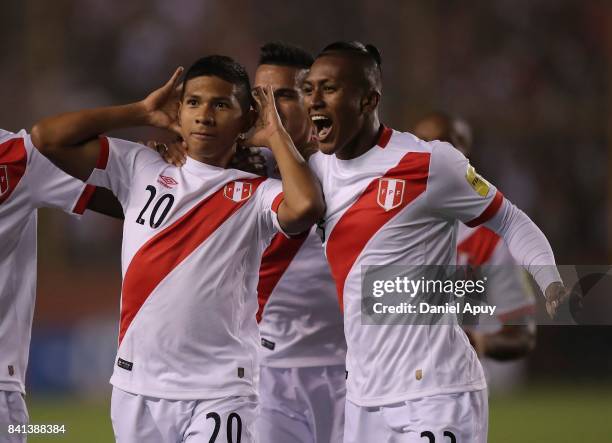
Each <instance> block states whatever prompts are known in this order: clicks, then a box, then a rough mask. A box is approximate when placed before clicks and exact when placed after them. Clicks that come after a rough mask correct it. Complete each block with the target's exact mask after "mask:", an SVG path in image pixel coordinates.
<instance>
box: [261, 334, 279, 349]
mask: <svg viewBox="0 0 612 443" xmlns="http://www.w3.org/2000/svg"><path fill="white" fill-rule="evenodd" d="M261 345H262V346H263V347H264V348H268V349H270V350H271V351H274V348H275V347H276V343H274V342H273V341H270V340H266V339H265V338H263V337H262V339H261Z"/></svg>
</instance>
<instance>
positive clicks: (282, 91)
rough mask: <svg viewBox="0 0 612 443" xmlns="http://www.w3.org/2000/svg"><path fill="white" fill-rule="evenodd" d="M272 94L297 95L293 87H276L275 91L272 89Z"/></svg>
mask: <svg viewBox="0 0 612 443" xmlns="http://www.w3.org/2000/svg"><path fill="white" fill-rule="evenodd" d="M274 94H290V95H297V94H298V92H297V91H296V90H295V89H294V88H278V89H277V90H276V91H274Z"/></svg>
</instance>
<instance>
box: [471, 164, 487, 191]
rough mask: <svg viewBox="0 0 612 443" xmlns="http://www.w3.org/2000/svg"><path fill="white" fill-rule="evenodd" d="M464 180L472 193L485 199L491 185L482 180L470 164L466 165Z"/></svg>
mask: <svg viewBox="0 0 612 443" xmlns="http://www.w3.org/2000/svg"><path fill="white" fill-rule="evenodd" d="M465 179H466V180H467V182H468V183H469V184H470V186H471V187H472V188H474V191H476V193H477V194H478V195H480V196H481V197H486V196H487V194H488V193H489V188H490V187H491V184H490V183H489V182H488V181H486V180H485V179H484V178H482V177H481V176H480V175H479V174H478V173H477V172H476V169H474V167H473V166H472V165H470V164H468V168H467V171H466V172H465Z"/></svg>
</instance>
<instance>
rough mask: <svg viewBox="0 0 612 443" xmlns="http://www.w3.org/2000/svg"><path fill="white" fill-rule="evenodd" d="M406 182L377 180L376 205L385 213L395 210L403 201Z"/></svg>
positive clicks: (385, 179) (388, 179)
mask: <svg viewBox="0 0 612 443" xmlns="http://www.w3.org/2000/svg"><path fill="white" fill-rule="evenodd" d="M405 189H406V181H405V180H402V179H399V178H379V179H378V198H377V203H378V205H379V206H380V207H381V208H383V209H384V210H385V211H390V210H391V209H394V208H397V207H398V206H399V205H401V204H402V202H403V201H404V190H405Z"/></svg>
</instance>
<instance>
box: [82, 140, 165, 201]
mask: <svg viewBox="0 0 612 443" xmlns="http://www.w3.org/2000/svg"><path fill="white" fill-rule="evenodd" d="M99 146H100V148H99V154H98V157H97V159H96V162H95V168H94V169H93V172H92V173H91V175H90V176H89V177H88V179H87V182H88V183H91V184H93V185H96V186H102V187H104V188H107V189H110V190H111V191H112V192H113V194H114V195H115V196H117V198H118V199H119V202H120V203H121V205H122V206H123V208H125V207H126V206H127V203H128V201H129V195H130V190H131V188H132V183H133V180H134V177H135V175H136V173H137V172H138V170H140V169H142V168H144V167H145V166H147V165H150V164H153V163H155V162H163V160H162V159H161V157H160V156H159V154H158V153H157V152H155V151H153V150H152V149H149V148H147V147H146V146H143V145H141V144H138V143H134V142H130V141H127V140H121V139H116V138H110V137H100V142H99Z"/></svg>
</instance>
